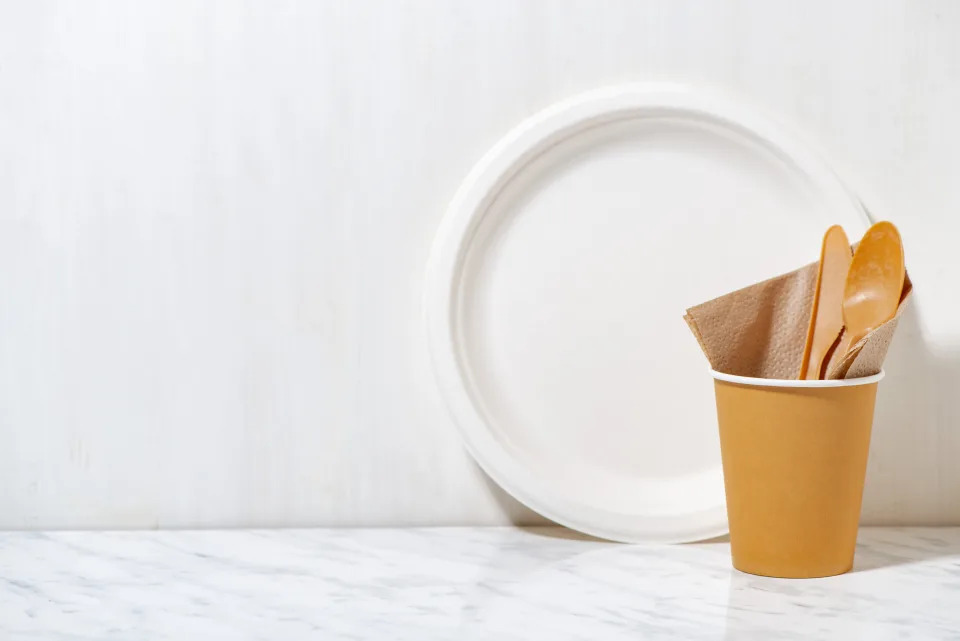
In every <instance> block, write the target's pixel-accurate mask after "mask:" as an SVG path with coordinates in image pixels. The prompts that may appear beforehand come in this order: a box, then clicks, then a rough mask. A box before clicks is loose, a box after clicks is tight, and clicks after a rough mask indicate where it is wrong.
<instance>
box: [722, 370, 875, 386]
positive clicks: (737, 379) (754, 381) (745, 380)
mask: <svg viewBox="0 0 960 641" xmlns="http://www.w3.org/2000/svg"><path fill="white" fill-rule="evenodd" d="M710 374H711V375H712V376H713V378H714V379H716V380H718V381H725V382H727V383H739V384H740V385H753V386H755V387H814V388H816V387H855V386H857V385H870V384H872V383H877V382H879V381H880V380H881V379H882V378H883V375H884V371H883V370H880V371H879V372H877V373H876V374H873V375H872V376H861V377H859V378H843V379H837V380H825V381H820V380H811V381H807V380H793V379H785V378H754V377H753V376H737V375H736V374H725V373H723V372H718V371H717V370H715V369H712V370H710Z"/></svg>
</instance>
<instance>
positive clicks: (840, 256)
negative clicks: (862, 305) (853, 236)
mask: <svg viewBox="0 0 960 641" xmlns="http://www.w3.org/2000/svg"><path fill="white" fill-rule="evenodd" d="M852 257H853V252H851V251H850V241H849V240H847V235H846V234H845V233H844V232H843V227H841V226H840V225H834V226H833V227H831V228H830V229H828V230H827V233H826V234H824V235H823V245H822V247H821V249H820V271H819V272H818V274H817V287H816V290H815V293H814V296H813V306H812V308H811V310H810V326H809V329H808V330H807V342H806V345H805V346H804V349H803V360H802V361H801V363H800V377H799V378H801V379H818V378H822V376H821V372H822V370H823V362H824V360H825V359H826V356H827V354H828V353H830V348H831V347H833V346H834V343H836V342H837V338H839V336H840V331H841V330H842V329H843V294H844V287H845V286H846V282H847V272H848V271H849V269H850V261H851V259H852Z"/></svg>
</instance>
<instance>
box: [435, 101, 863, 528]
mask: <svg viewBox="0 0 960 641" xmlns="http://www.w3.org/2000/svg"><path fill="white" fill-rule="evenodd" d="M834 223H840V224H843V225H844V226H845V227H846V229H847V232H848V233H849V234H850V235H851V237H854V238H855V237H857V236H858V235H859V234H860V233H862V231H863V230H864V229H865V228H866V223H867V219H866V217H865V214H864V212H863V211H862V209H861V207H860V205H859V203H858V202H857V200H856V199H855V198H853V197H852V196H851V194H850V193H849V192H848V191H847V190H846V189H845V188H844V187H843V185H842V184H841V183H840V182H839V180H838V179H837V178H836V177H835V176H834V174H833V173H832V172H831V171H830V170H829V168H828V167H826V166H825V165H824V164H823V162H822V161H821V160H820V159H819V158H818V157H816V156H815V155H814V154H812V153H811V152H810V151H809V150H807V149H805V148H804V147H802V146H800V145H798V144H797V143H796V142H794V141H792V140H789V139H788V138H785V137H784V136H783V134H782V132H781V131H779V130H778V129H777V128H775V127H774V126H772V125H771V124H770V123H768V122H766V121H765V120H764V119H763V118H761V117H758V116H757V115H756V114H753V113H751V112H749V111H748V110H744V109H743V107H741V106H739V105H737V104H736V103H731V102H728V101H723V100H719V99H717V98H711V97H706V96H703V95H701V94H698V93H695V92H691V91H689V90H684V89H682V88H677V87H674V86H661V85H658V86H639V87H638V86H626V87H615V88H610V89H605V90H602V91H599V92H595V93H591V94H588V95H584V96H581V97H578V98H575V99H572V100H569V101H566V102H563V103H561V104H558V105H556V106H554V107H551V108H549V109H547V110H546V111H544V112H542V113H541V114H539V115H537V116H535V117H533V118H531V119H530V120H528V121H526V122H524V123H522V124H521V125H520V126H519V127H517V128H516V129H514V130H513V131H512V132H510V134H508V135H507V136H506V138H504V139H503V140H502V141H501V142H500V143H499V144H497V145H496V146H495V147H494V148H493V149H492V150H491V151H490V152H489V153H488V154H487V155H486V156H485V157H484V158H483V159H482V160H481V161H480V163H479V164H478V165H477V166H476V167H475V168H474V170H473V172H471V174H470V175H469V177H468V178H467V179H466V181H465V182H464V184H463V186H462V188H461V189H460V191H459V192H458V193H457V195H456V197H455V199H454V201H453V203H452V204H451V205H450V209H449V211H448V212H447V215H446V216H445V218H444V220H443V223H442V226H441V229H440V231H439V233H438V237H437V240H436V244H435V246H434V250H433V255H432V256H431V261H430V266H429V270H428V275H427V283H426V293H425V313H426V322H427V329H428V333H429V336H428V341H429V346H430V350H431V354H432V358H433V364H434V368H435V373H436V377H437V381H438V383H439V385H440V388H441V390H442V393H443V396H444V397H445V399H446V402H447V404H448V405H449V407H450V410H451V412H452V414H453V417H454V418H455V420H456V423H457V425H458V426H459V428H460V430H461V433H462V435H463V439H464V441H465V443H466V445H467V447H468V449H469V450H470V452H471V454H472V455H473V457H474V458H475V459H476V460H477V462H478V463H479V464H480V466H481V467H482V468H483V469H484V470H485V471H486V472H487V473H488V474H489V475H490V476H491V477H492V478H493V479H494V480H495V481H496V482H497V483H499V484H500V485H501V486H502V487H503V488H504V489H505V490H506V491H507V492H509V493H510V494H512V495H513V496H515V497H516V498H517V499H519V500H520V501H521V502H523V503H525V504H526V505H527V506H529V507H531V508H532V509H534V510H536V511H537V512H539V513H541V514H543V515H544V516H547V517H549V518H551V519H553V520H555V521H557V522H559V523H562V524H564V525H567V526H568V527H571V528H574V529H576V530H580V531H582V532H586V533H588V534H593V535H596V536H601V537H605V538H608V539H613V540H619V541H630V542H638V541H650V542H654V541H656V542H677V541H690V540H697V539H703V538H708V537H711V536H715V535H719V534H722V533H724V532H726V530H727V520H726V511H725V503H724V492H723V479H722V471H721V467H720V452H719V443H718V437H717V429H716V417H715V410H714V400H713V391H712V379H711V377H710V374H709V371H708V367H707V364H706V362H705V359H704V358H703V355H702V354H701V353H700V351H699V348H698V347H697V343H696V340H695V339H694V337H693V336H692V335H691V334H690V332H689V330H688V329H687V327H686V324H685V323H684V322H683V320H682V314H683V310H684V309H685V308H686V307H688V306H690V305H693V304H696V303H699V302H702V301H704V300H707V299H709V298H713V297H715V296H717V295H719V294H722V293H724V292H728V291H731V290H733V289H736V288H739V287H742V286H745V285H748V284H750V283H753V282H756V281H758V280H761V279H764V278H767V277H770V276H773V275H776V274H779V273H782V272H784V271H789V270H790V269H793V268H795V267H798V266H800V265H802V264H804V263H807V262H810V261H812V260H816V258H817V256H818V255H819V247H820V240H821V237H822V234H823V232H824V230H825V229H826V228H827V227H828V226H829V225H831V224H834Z"/></svg>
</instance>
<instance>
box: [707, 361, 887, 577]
mask: <svg viewBox="0 0 960 641" xmlns="http://www.w3.org/2000/svg"><path fill="white" fill-rule="evenodd" d="M712 373H713V378H714V389H715V392H716V396H717V418H718V422H719V425H720V450H721V454H722V457H723V476H724V485H725V489H726V493H727V516H728V517H729V521H730V548H731V552H732V554H733V567H735V568H737V569H738V570H741V571H743V572H749V573H750V574H760V575H763V576H774V577H789V578H811V577H821V576H832V575H835V574H843V573H844V572H847V571H849V570H850V568H851V567H853V553H854V550H855V548H856V544H857V526H858V523H859V521H860V501H861V498H862V497H863V480H864V477H865V475H866V469H867V452H868V450H869V449H870V428H871V425H872V423H873V407H874V402H875V400H876V395H877V383H878V382H879V381H880V379H881V378H883V372H880V373H879V374H876V375H874V376H869V377H865V378H854V379H849V380H830V381H793V380H777V379H764V378H749V377H745V376H732V375H730V374H723V373H720V372H712Z"/></svg>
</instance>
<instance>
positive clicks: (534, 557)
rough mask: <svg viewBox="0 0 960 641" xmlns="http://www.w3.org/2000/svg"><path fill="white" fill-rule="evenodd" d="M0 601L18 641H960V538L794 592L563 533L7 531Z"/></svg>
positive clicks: (885, 535) (695, 558)
mask: <svg viewBox="0 0 960 641" xmlns="http://www.w3.org/2000/svg"><path fill="white" fill-rule="evenodd" d="M0 589H2V598H0V638H2V639H17V640H28V639H45V640H46V639H50V640H65V639H70V640H94V639H95V640H98V641H103V640H113V639H123V640H129V639H138V640H154V639H155V640H167V639H171V640H173V639H176V640H180V639H204V640H210V639H283V640H285V641H290V640H297V639H384V640H398V639H411V640H414V639H415V640H418V641H423V640H430V639H458V640H473V639H498V640H500V639H550V640H551V641H553V640H561V639H588V640H590V641H595V640H597V639H603V640H618V639H624V640H628V639H629V640H630V641H636V640H637V639H752V638H756V639H811V638H813V639H871V640H872V641H877V640H879V639H897V640H903V639H925V640H926V639H960V528H866V529H863V530H862V531H861V534H860V542H859V546H858V550H857V560H856V564H855V571H854V572H851V573H850V574H846V575H843V576H839V577H831V578H826V579H809V580H798V581H791V580H783V579H769V578H764V577H756V576H750V575H746V574H742V573H739V572H737V571H735V570H733V569H732V568H731V566H730V558H729V544H728V543H726V542H725V541H714V542H708V543H699V544H692V545H678V546H654V547H640V546H628V545H618V544H611V543H605V542H601V541H595V540H591V539H587V538H584V537H579V536H577V535H575V534H573V533H571V532H568V531H566V530H563V529H560V528H530V529H517V528H426V529H361V530H356V529H341V530H274V531H266V530H263V531H165V532H54V533H36V532H8V533H2V534H0Z"/></svg>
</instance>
